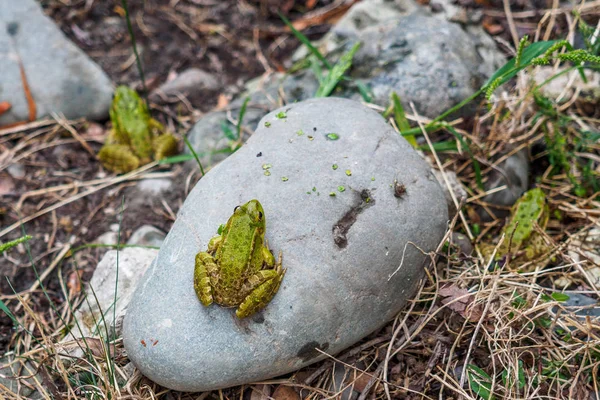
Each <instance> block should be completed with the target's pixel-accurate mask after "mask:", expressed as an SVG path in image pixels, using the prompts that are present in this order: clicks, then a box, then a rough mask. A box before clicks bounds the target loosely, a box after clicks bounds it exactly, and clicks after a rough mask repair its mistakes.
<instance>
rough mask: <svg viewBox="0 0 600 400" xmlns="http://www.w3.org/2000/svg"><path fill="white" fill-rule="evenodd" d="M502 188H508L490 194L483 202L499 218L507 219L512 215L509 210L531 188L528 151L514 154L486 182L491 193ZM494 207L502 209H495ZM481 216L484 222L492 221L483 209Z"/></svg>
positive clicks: (524, 150) (486, 186)
mask: <svg viewBox="0 0 600 400" xmlns="http://www.w3.org/2000/svg"><path fill="white" fill-rule="evenodd" d="M502 186H506V188H505V189H503V190H500V191H497V192H493V193H490V194H488V195H487V196H485V197H484V198H483V201H484V202H485V203H487V204H489V205H490V208H491V209H492V212H493V213H494V215H495V216H496V217H497V218H503V217H506V216H507V215H508V214H509V213H510V211H509V210H508V208H509V207H511V206H512V205H513V204H515V202H516V201H517V200H518V199H519V198H520V197H521V196H522V195H523V193H525V191H527V189H528V188H529V155H528V153H527V149H523V150H521V151H519V152H518V153H516V154H513V155H512V156H510V157H508V158H507V159H506V160H505V161H504V162H502V163H501V164H500V165H498V166H497V167H496V168H495V169H494V170H493V172H492V174H491V175H490V178H489V180H488V181H487V182H486V184H485V190H486V191H490V190H493V189H496V188H499V187H502ZM494 206H500V207H499V208H495V207H494ZM480 215H481V217H482V219H483V220H484V221H489V220H491V219H492V217H491V215H490V214H489V213H488V212H487V211H485V210H483V209H482V210H480Z"/></svg>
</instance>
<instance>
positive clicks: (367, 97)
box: [354, 80, 373, 103]
mask: <svg viewBox="0 0 600 400" xmlns="http://www.w3.org/2000/svg"><path fill="white" fill-rule="evenodd" d="M354 83H355V84H356V87H357V88H358V92H359V93H360V96H361V97H362V98H363V100H364V101H365V102H367V103H371V102H372V101H373V94H372V93H371V90H370V89H369V87H368V86H367V85H366V84H365V83H364V82H363V81H360V80H356V81H354Z"/></svg>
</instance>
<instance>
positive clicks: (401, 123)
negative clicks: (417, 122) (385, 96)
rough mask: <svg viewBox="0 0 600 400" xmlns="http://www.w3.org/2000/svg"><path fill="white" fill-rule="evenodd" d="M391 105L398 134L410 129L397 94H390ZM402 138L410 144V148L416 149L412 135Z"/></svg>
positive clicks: (415, 141)
mask: <svg viewBox="0 0 600 400" xmlns="http://www.w3.org/2000/svg"><path fill="white" fill-rule="evenodd" d="M392 104H393V106H394V120H395V121H396V125H397V126H398V129H399V130H400V134H402V132H406V131H407V130H409V129H410V124H409V123H408V120H407V119H406V113H405V112H404V107H402V103H401V102H400V97H399V96H398V93H396V92H392ZM404 138H405V139H406V140H407V141H408V143H410V145H411V146H412V147H417V140H416V139H415V137H414V136H413V135H409V136H404Z"/></svg>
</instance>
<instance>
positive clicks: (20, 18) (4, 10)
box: [0, 0, 113, 125]
mask: <svg viewBox="0 0 600 400" xmlns="http://www.w3.org/2000/svg"><path fill="white" fill-rule="evenodd" d="M19 58H20V59H21V60H22V62H23V66H24V69H25V73H26V75H27V81H28V83H29V87H30V88H31V94H32V96H33V98H34V100H35V102H36V105H37V115H36V116H37V117H38V118H40V117H42V116H45V115H49V114H50V113H62V114H64V115H65V116H66V117H67V118H79V117H87V118H90V119H104V118H106V117H107V116H108V109H109V107H110V103H111V100H112V92H113V88H112V84H111V82H110V79H109V78H108V77H107V76H106V74H105V73H104V72H103V71H102V70H101V69H100V67H99V66H98V65H96V64H95V63H94V62H93V61H92V60H91V59H90V58H89V57H88V56H87V55H86V54H85V53H84V52H83V51H81V50H80V49H79V48H78V47H77V46H75V45H74V44H73V43H71V42H70V41H69V40H68V39H67V38H66V37H65V36H64V34H63V33H62V32H61V31H60V29H59V28H58V27H57V26H55V25H54V23H53V22H52V20H51V19H50V18H48V17H46V16H45V15H44V14H43V12H42V10H41V8H40V6H39V5H38V4H37V2H36V1H34V0H19V1H11V0H4V1H0V71H2V73H1V74H0V101H8V102H10V103H11V104H12V108H11V110H10V111H8V112H7V113H6V114H4V115H2V116H0V125H4V124H10V123H12V122H16V121H23V120H27V118H28V115H29V111H28V106H27V101H26V98H25V94H24V91H23V84H22V82H21V76H20V71H19V65H18V62H17V60H18V59H19Z"/></svg>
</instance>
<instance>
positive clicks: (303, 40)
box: [279, 13, 331, 69]
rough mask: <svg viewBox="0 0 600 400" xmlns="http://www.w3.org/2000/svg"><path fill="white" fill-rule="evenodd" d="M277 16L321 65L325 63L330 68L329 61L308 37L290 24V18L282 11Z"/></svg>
mask: <svg viewBox="0 0 600 400" xmlns="http://www.w3.org/2000/svg"><path fill="white" fill-rule="evenodd" d="M279 18H281V20H282V21H283V22H284V23H285V24H286V25H287V27H288V28H290V30H291V31H292V33H293V34H294V36H295V37H296V39H298V40H299V41H300V42H301V43H302V44H303V45H305V46H306V48H307V49H308V50H309V51H310V52H311V53H312V54H314V55H315V57H317V58H318V59H319V60H320V61H321V62H322V63H323V65H325V67H327V69H331V63H330V62H329V61H327V59H326V58H325V57H323V54H321V52H320V51H319V50H318V49H317V48H316V47H315V46H313V44H312V43H311V42H310V39H309V38H307V37H306V36H304V34H302V32H300V31H299V30H298V29H296V28H294V25H292V23H291V22H290V20H289V19H287V18H286V17H285V16H284V15H283V14H282V13H279Z"/></svg>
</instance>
